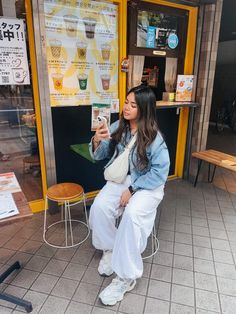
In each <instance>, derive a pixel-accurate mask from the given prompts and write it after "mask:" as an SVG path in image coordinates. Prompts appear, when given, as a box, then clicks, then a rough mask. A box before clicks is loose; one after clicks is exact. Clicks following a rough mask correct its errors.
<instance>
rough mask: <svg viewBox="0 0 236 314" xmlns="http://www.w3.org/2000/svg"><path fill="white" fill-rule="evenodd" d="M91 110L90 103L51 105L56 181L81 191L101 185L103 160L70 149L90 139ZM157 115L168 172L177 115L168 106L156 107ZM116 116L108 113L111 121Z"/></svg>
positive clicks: (174, 152)
mask: <svg viewBox="0 0 236 314" xmlns="http://www.w3.org/2000/svg"><path fill="white" fill-rule="evenodd" d="M91 109H92V107H91V106H78V107H62V108H60V107H55V108H52V120H53V133H54V145H55V159H56V173H57V182H58V183H61V182H74V183H79V184H81V185H82V186H83V187H84V189H85V192H92V191H96V190H99V189H101V188H102V186H103V185H104V184H105V180H104V177H103V167H104V165H105V164H106V163H107V160H105V161H101V162H96V163H91V162H90V161H88V160H87V159H85V158H84V157H82V156H80V155H79V154H77V153H75V152H74V151H72V150H71V148H70V146H71V145H74V144H83V143H89V142H90V139H91V137H92V135H93V134H94V132H91ZM157 117H158V118H157V119H158V124H159V126H160V130H161V132H162V133H163V136H164V138H165V141H166V143H167V146H168V149H169V153H170V159H171V167H170V172H169V174H170V175H171V174H174V169H175V154H176V145H177V134H178V120H179V116H178V115H176V109H175V108H170V109H157ZM117 119H118V114H112V115H111V121H112V122H114V121H115V120H117Z"/></svg>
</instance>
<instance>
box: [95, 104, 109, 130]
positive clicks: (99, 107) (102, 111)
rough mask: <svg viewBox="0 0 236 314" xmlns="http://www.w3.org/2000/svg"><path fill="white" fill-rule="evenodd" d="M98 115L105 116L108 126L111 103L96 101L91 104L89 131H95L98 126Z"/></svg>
mask: <svg viewBox="0 0 236 314" xmlns="http://www.w3.org/2000/svg"><path fill="white" fill-rule="evenodd" d="M98 116H100V117H104V118H106V120H107V125H108V127H109V126H110V117H111V105H110V104H98V103H94V104H92V118H91V131H95V130H96V129H97V127H98V126H99V121H98Z"/></svg>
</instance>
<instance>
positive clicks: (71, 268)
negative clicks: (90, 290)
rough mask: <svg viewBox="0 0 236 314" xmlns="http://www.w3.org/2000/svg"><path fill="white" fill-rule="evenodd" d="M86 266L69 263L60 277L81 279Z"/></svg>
mask: <svg viewBox="0 0 236 314" xmlns="http://www.w3.org/2000/svg"><path fill="white" fill-rule="evenodd" d="M86 269H87V267H86V266H85V265H80V264H74V263H69V264H68V265H67V267H66V269H65V270H64V273H63V274H62V277H65V278H69V279H74V280H81V278H82V277H83V275H84V273H85V270H86Z"/></svg>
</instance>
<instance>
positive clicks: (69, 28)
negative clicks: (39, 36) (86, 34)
mask: <svg viewBox="0 0 236 314" xmlns="http://www.w3.org/2000/svg"><path fill="white" fill-rule="evenodd" d="M63 18H64V22H65V24H66V33H67V35H68V36H69V37H76V35H77V24H78V21H79V19H78V18H77V16H75V15H64V16H63Z"/></svg>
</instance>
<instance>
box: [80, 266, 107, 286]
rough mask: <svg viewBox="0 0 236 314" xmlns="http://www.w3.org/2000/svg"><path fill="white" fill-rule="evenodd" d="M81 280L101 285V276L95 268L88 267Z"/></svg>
mask: <svg viewBox="0 0 236 314" xmlns="http://www.w3.org/2000/svg"><path fill="white" fill-rule="evenodd" d="M81 281H83V282H86V283H91V284H94V285H98V286H101V284H102V282H103V277H102V276H100V275H99V273H98V271H97V268H92V267H88V268H87V269H86V271H85V273H84V275H83V277H82V280H81Z"/></svg>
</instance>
